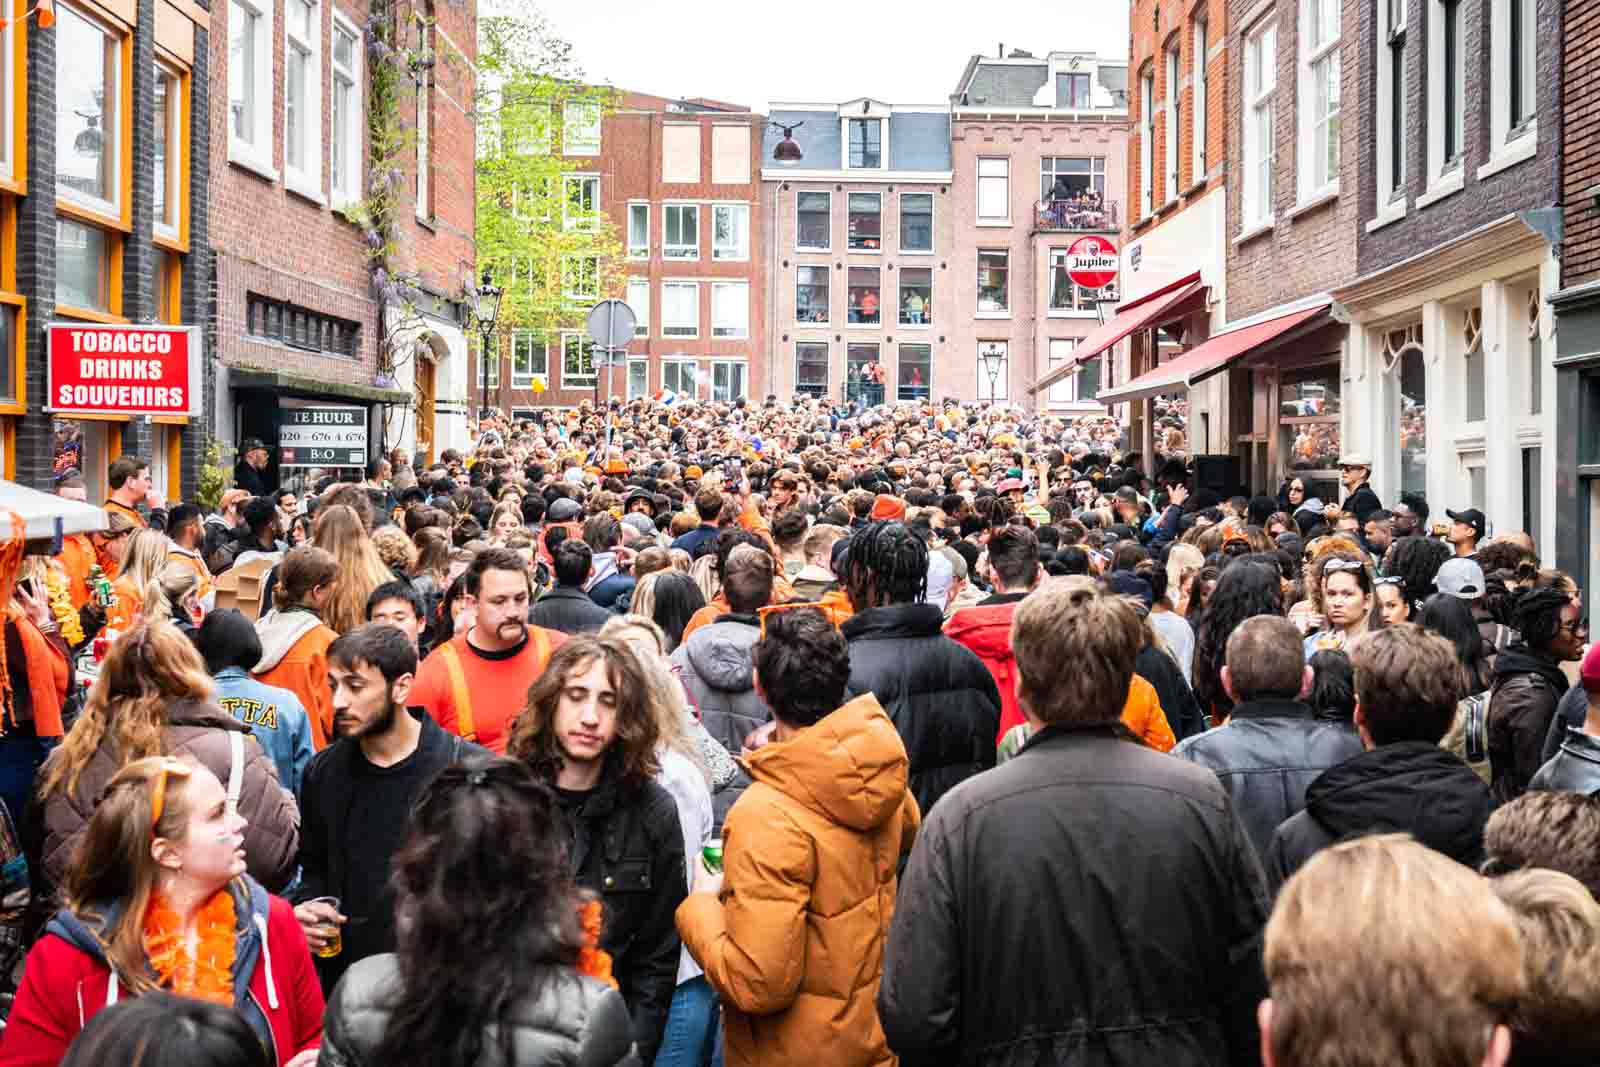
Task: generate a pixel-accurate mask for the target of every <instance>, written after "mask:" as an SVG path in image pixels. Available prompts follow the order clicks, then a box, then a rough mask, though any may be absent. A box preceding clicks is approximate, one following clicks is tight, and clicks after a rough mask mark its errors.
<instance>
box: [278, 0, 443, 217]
mask: <svg viewBox="0 0 1600 1067" xmlns="http://www.w3.org/2000/svg"><path fill="white" fill-rule="evenodd" d="M286 2H287V3H291V4H292V3H294V2H295V0H286ZM431 32H432V31H431V29H430V28H429V27H426V26H425V27H424V28H423V30H422V54H423V59H424V60H426V59H427V58H428V51H429V50H428V35H429V34H430V33H431ZM431 218H433V68H432V66H431V65H430V64H428V63H424V64H423V66H422V67H421V68H420V69H419V70H418V71H417V219H418V220H419V221H423V222H426V221H427V220H428V219H431Z"/></svg>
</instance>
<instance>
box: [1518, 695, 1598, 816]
mask: <svg viewBox="0 0 1600 1067" xmlns="http://www.w3.org/2000/svg"><path fill="white" fill-rule="evenodd" d="M1578 691H1579V692H1582V690H1581V689H1579V690H1578ZM1528 789H1529V790H1530V791H1531V790H1535V789H1544V790H1549V791H1551V792H1557V793H1583V794H1585V795H1587V796H1593V795H1594V794H1596V793H1600V738H1595V737H1591V736H1590V735H1588V734H1586V733H1584V732H1583V731H1582V730H1568V731H1567V737H1566V740H1564V741H1562V742H1561V747H1560V748H1559V749H1557V750H1556V754H1555V756H1554V757H1553V758H1552V759H1551V760H1550V762H1548V763H1546V764H1545V765H1544V766H1543V767H1540V768H1539V770H1538V772H1537V773H1536V774H1534V776H1533V780H1532V781H1530V782H1529V783H1528Z"/></svg>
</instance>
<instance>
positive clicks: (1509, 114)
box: [1489, 0, 1539, 159]
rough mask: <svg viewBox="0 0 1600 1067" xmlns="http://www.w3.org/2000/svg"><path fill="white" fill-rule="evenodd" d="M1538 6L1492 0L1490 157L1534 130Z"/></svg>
mask: <svg viewBox="0 0 1600 1067" xmlns="http://www.w3.org/2000/svg"><path fill="white" fill-rule="evenodd" d="M1537 7H1538V3H1537V0H1492V5H1491V10H1490V19H1491V25H1490V30H1489V36H1490V40H1491V41H1493V42H1494V44H1493V48H1494V54H1493V56H1492V57H1491V59H1490V63H1489V76H1490V79H1491V85H1492V89H1493V91H1492V92H1491V93H1490V94H1489V99H1490V102H1491V107H1490V112H1491V113H1490V134H1491V140H1490V142H1489V156H1490V158H1491V159H1492V158H1493V157H1494V156H1495V155H1496V154H1497V153H1500V152H1503V151H1504V148H1505V145H1506V144H1508V143H1510V142H1512V141H1516V140H1518V139H1519V138H1521V137H1523V136H1525V135H1528V134H1531V133H1534V132H1535V130H1534V128H1533V121H1534V115H1535V114H1536V113H1537V112H1538V109H1539V101H1538V90H1539V72H1538V68H1537V66H1536V64H1537V61H1538V60H1537V57H1538V32H1539V31H1538V21H1537V15H1536V11H1535V9H1536V8H1537Z"/></svg>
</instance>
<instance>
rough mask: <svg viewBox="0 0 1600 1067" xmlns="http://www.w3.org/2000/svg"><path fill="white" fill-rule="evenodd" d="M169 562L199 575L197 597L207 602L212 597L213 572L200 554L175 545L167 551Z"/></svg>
mask: <svg viewBox="0 0 1600 1067" xmlns="http://www.w3.org/2000/svg"><path fill="white" fill-rule="evenodd" d="M167 562H168V563H181V564H183V565H184V566H185V567H188V568H189V569H190V570H192V571H194V572H195V574H197V575H199V577H200V587H199V588H198V589H196V590H195V596H197V597H199V598H200V599H201V600H205V599H206V598H207V597H208V596H210V595H211V570H210V568H208V567H207V566H206V565H205V561H203V560H202V559H201V558H200V554H199V553H198V552H190V551H188V550H187V549H182V548H179V547H178V546H177V545H173V546H171V547H170V548H168V549H167ZM207 603H208V604H209V603H210V602H209V601H207Z"/></svg>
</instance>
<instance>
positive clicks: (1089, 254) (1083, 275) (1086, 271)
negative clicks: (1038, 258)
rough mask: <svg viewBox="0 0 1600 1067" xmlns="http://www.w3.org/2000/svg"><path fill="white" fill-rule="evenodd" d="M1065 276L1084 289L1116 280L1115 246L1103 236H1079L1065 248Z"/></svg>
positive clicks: (1103, 285) (1108, 283)
mask: <svg viewBox="0 0 1600 1067" xmlns="http://www.w3.org/2000/svg"><path fill="white" fill-rule="evenodd" d="M1067 277H1069V278H1071V279H1072V280H1073V282H1075V283H1076V284H1078V285H1081V286H1083V287H1084V288H1085V289H1104V288H1105V287H1106V286H1108V285H1110V284H1111V283H1112V282H1114V281H1116V280H1117V246H1116V245H1114V244H1112V243H1111V242H1110V241H1108V240H1106V239H1105V238H1104V237H1080V238H1078V239H1077V240H1076V241H1074V242H1072V247H1070V248H1068V249H1067Z"/></svg>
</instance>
